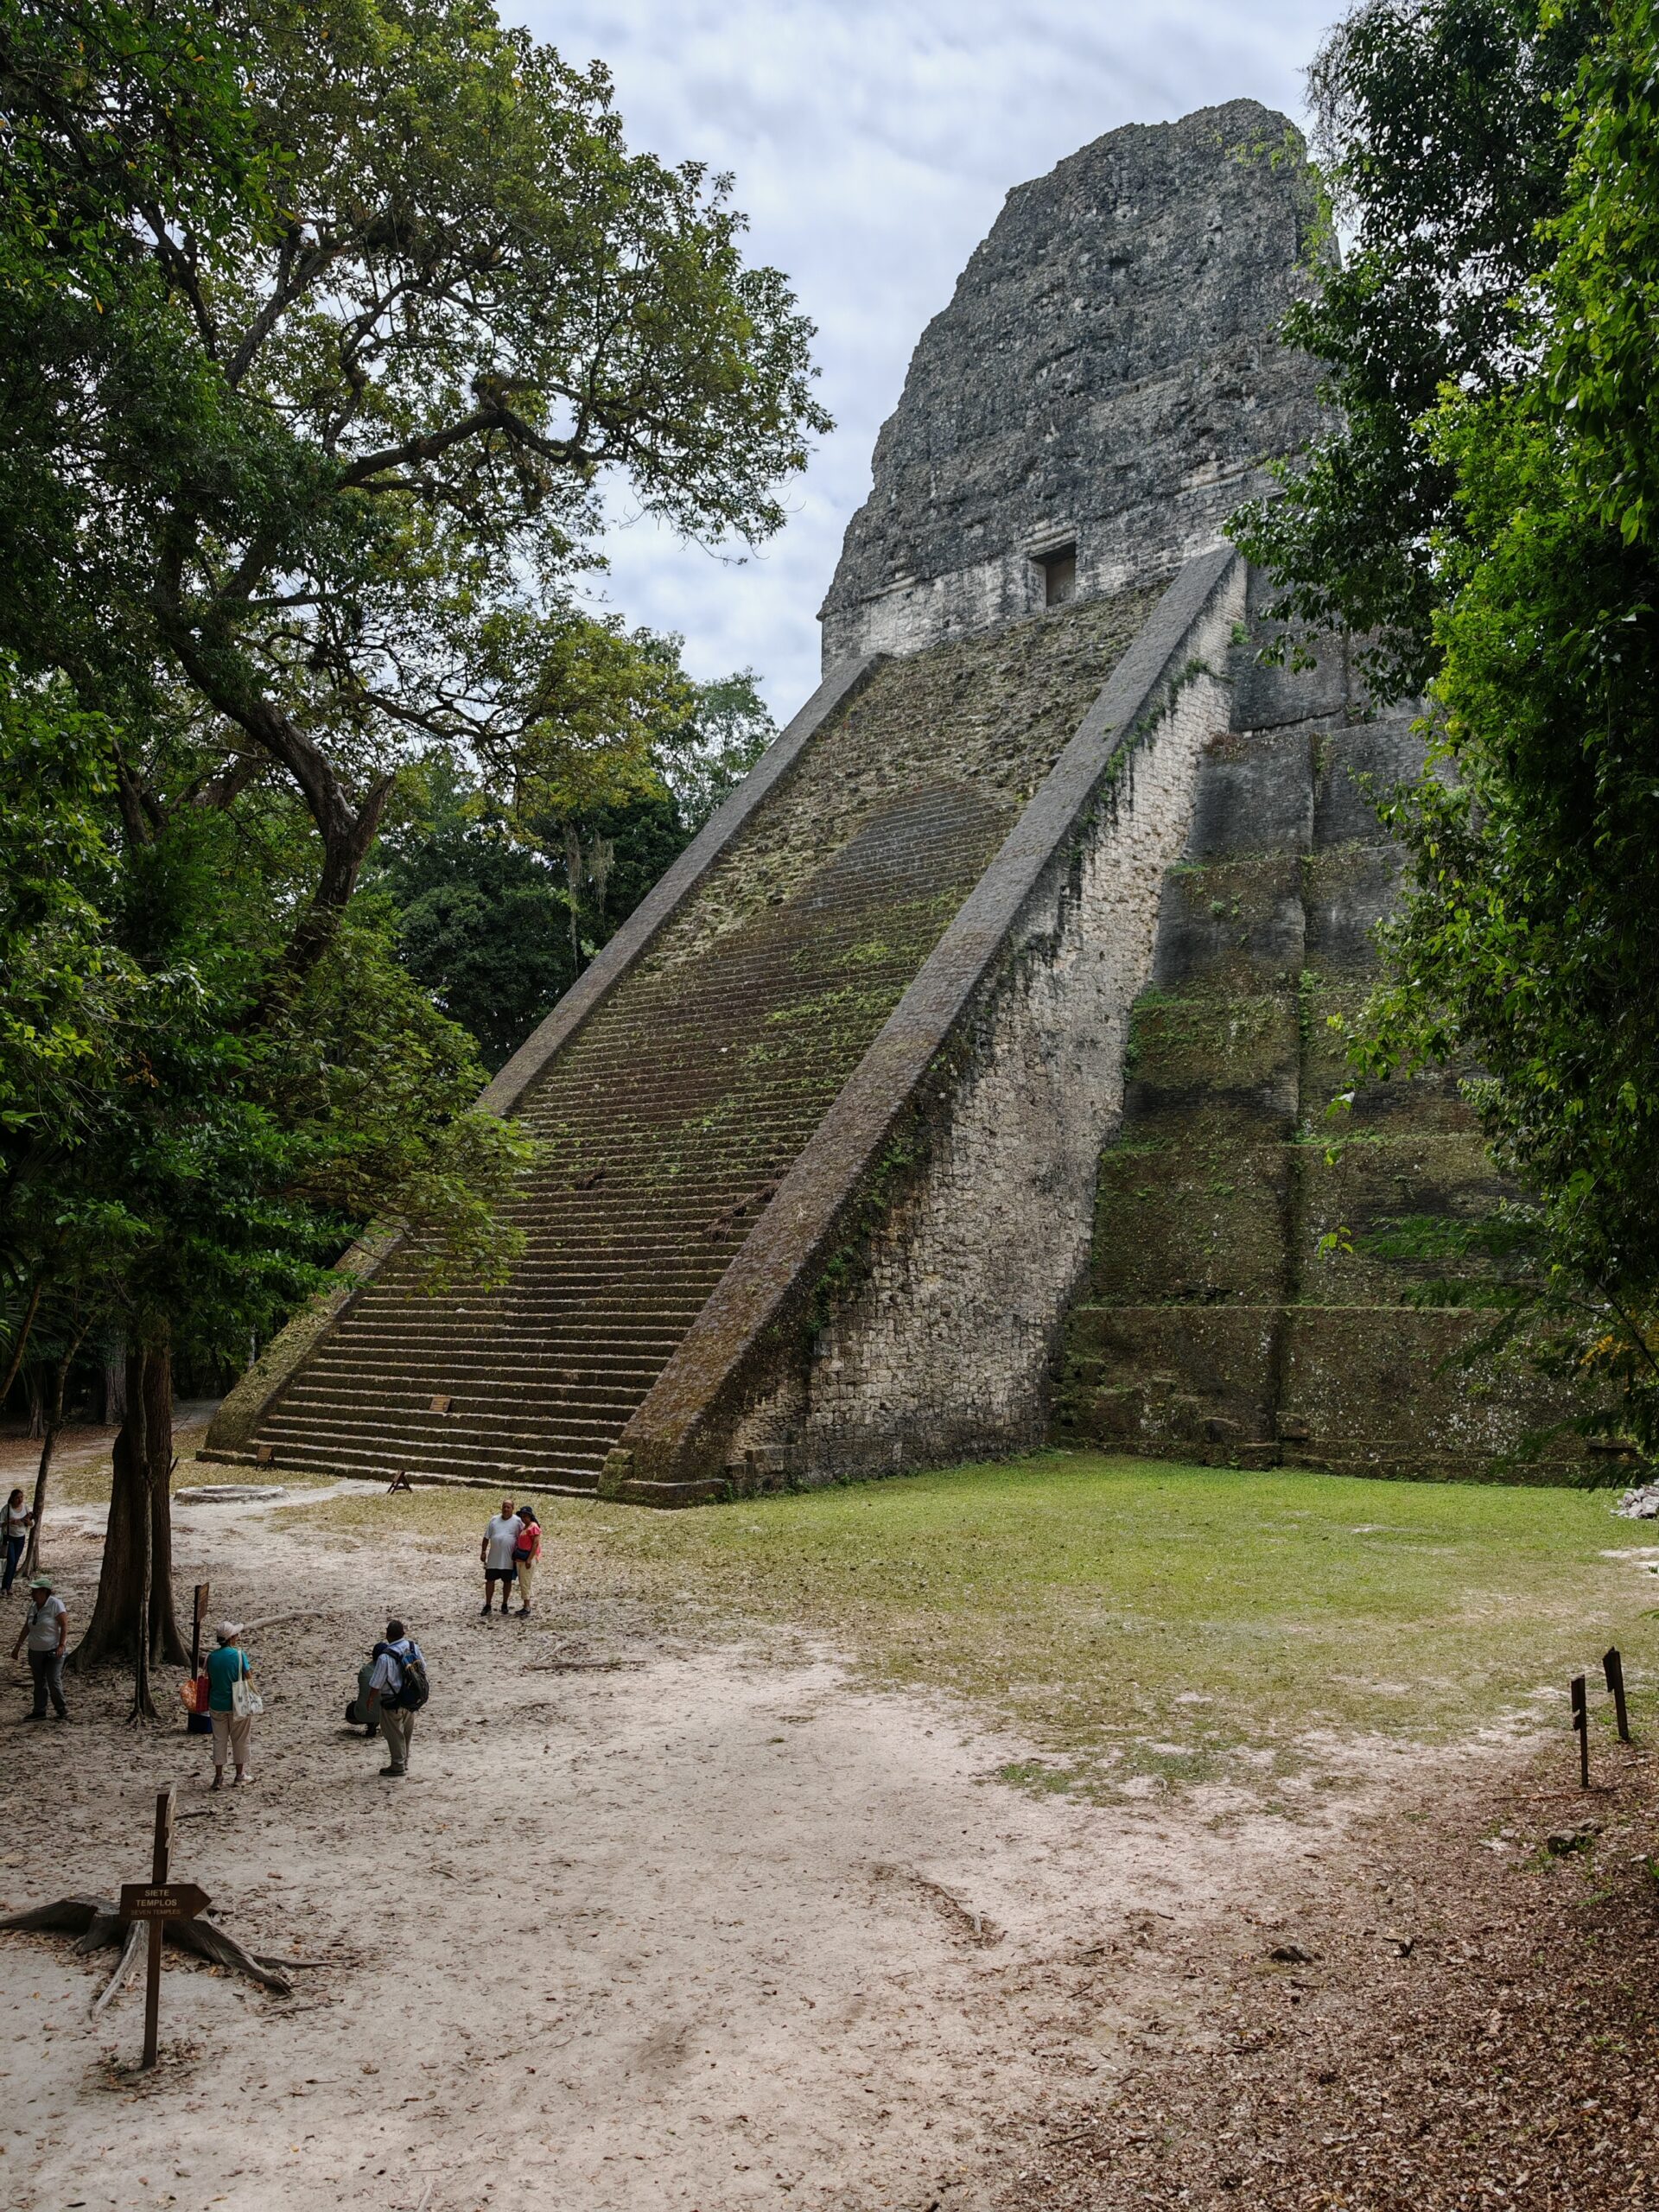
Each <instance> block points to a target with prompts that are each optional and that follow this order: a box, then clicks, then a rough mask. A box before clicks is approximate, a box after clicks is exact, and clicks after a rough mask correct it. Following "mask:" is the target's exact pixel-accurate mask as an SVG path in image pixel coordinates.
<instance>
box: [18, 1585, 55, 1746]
mask: <svg viewBox="0 0 1659 2212" xmlns="http://www.w3.org/2000/svg"><path fill="white" fill-rule="evenodd" d="M68 1641H69V1614H68V1611H67V1608H66V1606H65V1605H64V1602H63V1600H62V1599H61V1598H58V1597H54V1595H53V1592H52V1578H51V1576H50V1575H49V1574H37V1575H36V1576H35V1580H33V1581H32V1582H31V1583H30V1584H29V1611H28V1612H27V1613H26V1614H25V1615H24V1617H23V1624H22V1628H21V1629H20V1630H18V1631H17V1641H16V1643H14V1644H13V1645H12V1647H11V1656H12V1657H13V1658H14V1659H16V1656H17V1655H18V1653H19V1652H20V1651H21V1650H22V1648H23V1646H24V1644H25V1643H27V1644H28V1646H29V1673H30V1674H31V1675H34V1677H35V1710H34V1712H33V1713H30V1714H29V1719H31V1720H44V1719H45V1718H46V1700H47V1693H48V1691H50V1693H51V1696H52V1709H53V1711H54V1713H56V1714H57V1716H58V1718H59V1719H60V1720H67V1719H68V1718H69V1708H68V1707H67V1705H66V1704H65V1703H64V1701H63V1653H64V1647H65V1645H66V1644H67V1643H68Z"/></svg>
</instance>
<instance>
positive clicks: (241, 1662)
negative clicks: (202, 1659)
mask: <svg viewBox="0 0 1659 2212" xmlns="http://www.w3.org/2000/svg"><path fill="white" fill-rule="evenodd" d="M247 1671H248V1656H247V1654H246V1652H245V1651H243V1650H242V1649H240V1648H239V1647H238V1645H236V1644H234V1643H221V1644H220V1645H219V1649H217V1650H216V1651H210V1652H209V1653H208V1654H207V1710H208V1712H209V1713H232V1712H234V1711H235V1707H233V1706H232V1703H231V1685H232V1682H239V1681H241V1680H242V1677H243V1676H244V1675H245V1674H246V1673H247Z"/></svg>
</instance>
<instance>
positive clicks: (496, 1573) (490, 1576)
mask: <svg viewBox="0 0 1659 2212" xmlns="http://www.w3.org/2000/svg"><path fill="white" fill-rule="evenodd" d="M484 1580H486V1582H516V1581H517V1580H518V1568H517V1567H486V1568H485V1570H484Z"/></svg>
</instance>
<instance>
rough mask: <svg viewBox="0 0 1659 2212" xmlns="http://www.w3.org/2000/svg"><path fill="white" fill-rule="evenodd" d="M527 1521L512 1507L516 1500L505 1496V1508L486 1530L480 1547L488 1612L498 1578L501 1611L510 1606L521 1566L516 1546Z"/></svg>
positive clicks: (503, 1505) (503, 1501) (485, 1609)
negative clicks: (517, 1563)
mask: <svg viewBox="0 0 1659 2212" xmlns="http://www.w3.org/2000/svg"><path fill="white" fill-rule="evenodd" d="M523 1529H524V1522H522V1521H521V1520H520V1519H519V1518H518V1515H517V1514H516V1513H515V1512H514V1511H513V1510H512V1499H511V1498H510V1497H504V1498H503V1499H502V1501H501V1510H500V1511H499V1513H498V1514H497V1515H496V1516H495V1518H494V1519H493V1521H492V1522H491V1523H490V1525H489V1527H488V1528H487V1529H486V1530H485V1531H484V1541H483V1542H482V1543H481V1544H480V1546H479V1548H478V1555H479V1557H480V1559H481V1560H483V1562H484V1605H483V1611H484V1612H485V1613H486V1614H487V1613H488V1611H489V1610H490V1599H491V1598H492V1597H493V1595H494V1594H495V1586H496V1584H497V1583H498V1582H499V1584H500V1586H501V1611H502V1612H503V1613H504V1614H505V1611H506V1610H507V1599H509V1598H510V1597H511V1596H512V1586H513V1584H514V1583H515V1582H516V1581H517V1580H518V1568H517V1567H516V1566H515V1565H514V1564H513V1558H512V1548H513V1546H514V1545H515V1544H516V1543H517V1542H518V1538H519V1535H521V1533H522V1532H523Z"/></svg>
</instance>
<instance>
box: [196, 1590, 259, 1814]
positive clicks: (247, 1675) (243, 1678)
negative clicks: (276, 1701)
mask: <svg viewBox="0 0 1659 2212" xmlns="http://www.w3.org/2000/svg"><path fill="white" fill-rule="evenodd" d="M239 1633H240V1631H239V1630H238V1627H237V1624H236V1623H235V1622H234V1621H221V1622H220V1623H219V1626H218V1628H217V1629H216V1630H214V1635H215V1637H216V1638H217V1641H218V1646H219V1648H218V1649H217V1650H215V1651H210V1652H209V1653H208V1655H207V1717H208V1719H210V1720H211V1721H212V1722H213V1788H214V1789H223V1788H224V1786H225V1755H226V1751H229V1752H230V1753H231V1755H232V1758H233V1759H234V1761H235V1764H236V1780H237V1782H238V1783H243V1782H251V1781H252V1780H253V1777H252V1775H251V1773H250V1772H249V1770H248V1739H249V1738H250V1736H251V1733H252V1731H253V1716H254V1714H255V1713H263V1712H264V1702H263V1700H261V1699H260V1698H259V1696H258V1695H257V1693H256V1692H255V1690H254V1688H253V1687H252V1671H253V1670H252V1669H251V1667H250V1666H249V1664H248V1655H247V1653H246V1652H245V1651H244V1650H243V1649H242V1647H241V1646H240V1644H238V1642H237V1640H236V1639H237V1637H238V1634H239ZM234 1786H235V1784H232V1787H234Z"/></svg>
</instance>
